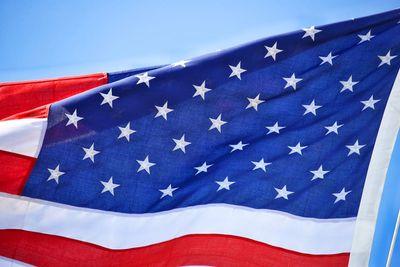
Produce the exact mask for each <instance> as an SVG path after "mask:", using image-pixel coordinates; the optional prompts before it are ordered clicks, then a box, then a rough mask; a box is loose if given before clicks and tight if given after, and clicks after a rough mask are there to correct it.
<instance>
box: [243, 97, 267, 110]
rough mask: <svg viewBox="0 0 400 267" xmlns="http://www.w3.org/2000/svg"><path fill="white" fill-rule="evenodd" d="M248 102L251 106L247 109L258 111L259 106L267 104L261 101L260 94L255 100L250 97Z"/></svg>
mask: <svg viewBox="0 0 400 267" xmlns="http://www.w3.org/2000/svg"><path fill="white" fill-rule="evenodd" d="M247 100H249V104H248V105H247V107H246V109H248V108H254V109H255V110H256V111H258V105H260V104H261V103H264V102H265V100H261V99H260V94H258V95H257V96H256V97H255V98H250V97H248V98H247Z"/></svg>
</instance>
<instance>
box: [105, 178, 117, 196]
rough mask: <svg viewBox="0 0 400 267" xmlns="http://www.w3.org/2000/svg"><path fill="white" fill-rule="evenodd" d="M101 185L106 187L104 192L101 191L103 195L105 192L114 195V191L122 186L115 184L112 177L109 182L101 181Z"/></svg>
mask: <svg viewBox="0 0 400 267" xmlns="http://www.w3.org/2000/svg"><path fill="white" fill-rule="evenodd" d="M100 183H102V184H103V186H104V188H103V190H102V191H101V193H102V194H103V193H105V192H110V194H111V195H114V189H115V188H117V187H118V186H120V185H119V184H114V182H113V178H112V177H110V179H109V180H108V182H103V181H100Z"/></svg>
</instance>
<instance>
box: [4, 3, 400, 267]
mask: <svg viewBox="0 0 400 267" xmlns="http://www.w3.org/2000/svg"><path fill="white" fill-rule="evenodd" d="M399 19H400V15H399V10H394V11H391V12H387V13H383V14H379V15H374V16H370V17H365V18H359V19H353V20H349V21H344V22H340V23H335V24H331V25H326V26H318V27H314V26H312V27H307V28H304V29H302V30H299V31H295V32H292V33H288V34H283V35H279V36H274V37H269V38H265V39H261V40H257V41H255V42H252V43H249V44H246V45H242V46H238V47H235V48H231V49H227V50H222V51H218V52H215V53H213V54H209V55H206V56H203V57H199V58H193V59H190V60H182V61H179V62H176V63H174V64H171V65H165V66H157V67H153V68H146V69H141V70H134V71H128V72H122V73H111V74H95V75H89V76H84V77H75V78H65V79H59V80H50V81H37V82H28V83H3V84H1V85H0V92H1V95H0V102H1V103H2V108H1V109H2V110H1V116H2V121H1V122H0V138H1V139H0V149H1V150H2V152H1V153H0V157H1V162H0V166H1V171H2V176H1V177H0V190H1V191H2V192H3V193H2V194H1V195H0V228H1V229H2V230H0V255H2V256H4V257H5V258H9V259H15V260H18V261H22V262H24V263H28V264H33V265H40V266H52V265H57V266H63V265H65V266H70V265H73V264H81V265H90V266H91V265H96V266H109V265H133V266H179V265H213V266H345V265H347V264H348V263H349V262H350V264H352V265H354V266H363V265H365V264H367V263H368V257H369V252H370V248H371V243H372V239H373V234H374V227H375V221H376V214H377V207H378V205H379V200H380V195H381V191H382V186H383V183H384V179H385V174H386V170H387V166H388V161H389V158H390V154H391V151H392V148H393V144H394V140H395V137H396V133H397V130H398V127H399V124H400V111H399V103H400V78H399V76H398V72H399V66H400V56H399V55H400V38H399V36H400V24H399V23H398V22H399ZM396 77H397V78H396ZM93 87H95V88H93ZM3 260H4V262H6V261H7V260H6V259H3Z"/></svg>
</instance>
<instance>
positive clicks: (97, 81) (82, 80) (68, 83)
mask: <svg viewBox="0 0 400 267" xmlns="http://www.w3.org/2000/svg"><path fill="white" fill-rule="evenodd" d="M106 83H107V74H106V73H97V74H91V75H84V76H76V77H66V78H59V79H49V80H40V81H28V82H12V83H0V107H1V109H0V120H2V119H4V118H7V117H10V116H13V115H15V114H17V113H21V112H25V111H28V110H31V109H35V108H37V107H40V106H44V105H48V104H51V103H53V102H55V101H58V100H61V99H64V98H67V97H69V96H72V95H75V94H78V93H81V92H84V91H86V90H89V89H92V88H94V87H97V86H100V85H103V84H106ZM46 115H47V114H46Z"/></svg>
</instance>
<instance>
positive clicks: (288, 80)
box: [282, 73, 303, 90]
mask: <svg viewBox="0 0 400 267" xmlns="http://www.w3.org/2000/svg"><path fill="white" fill-rule="evenodd" d="M282 79H284V80H285V81H286V85H285V88H288V87H292V88H293V89H294V90H296V84H297V83H298V82H300V81H302V80H303V79H301V78H296V74H294V73H293V74H292V76H290V77H289V78H285V77H282Z"/></svg>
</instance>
